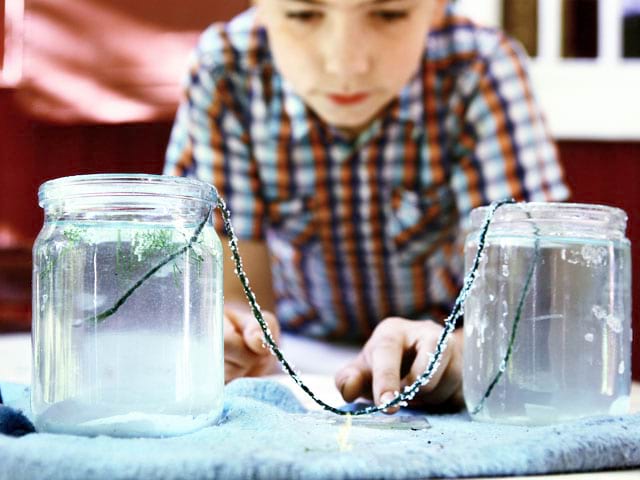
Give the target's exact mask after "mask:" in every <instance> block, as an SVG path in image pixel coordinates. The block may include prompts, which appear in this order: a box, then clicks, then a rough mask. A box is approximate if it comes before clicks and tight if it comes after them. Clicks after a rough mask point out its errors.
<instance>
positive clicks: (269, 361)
mask: <svg viewBox="0 0 640 480" xmlns="http://www.w3.org/2000/svg"><path fill="white" fill-rule="evenodd" d="M262 315H263V317H264V319H265V321H266V322H267V324H268V325H269V328H270V329H271V333H272V334H273V338H274V339H275V341H276V342H277V341H278V340H279V337H280V326H279V325H278V321H277V320H276V317H275V316H274V315H273V314H272V313H271V312H267V311H264V310H263V311H262ZM274 371H275V357H274V356H273V355H271V353H270V351H269V349H268V348H266V347H265V346H263V335H262V330H261V329H260V325H258V322H256V320H255V318H254V317H253V314H252V313H251V311H250V310H249V309H248V308H246V307H235V306H225V308H224V380H225V383H227V382H230V381H231V380H233V379H235V378H238V377H257V376H260V375H267V374H269V373H273V372H274Z"/></svg>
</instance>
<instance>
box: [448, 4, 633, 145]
mask: <svg viewBox="0 0 640 480" xmlns="http://www.w3.org/2000/svg"><path fill="white" fill-rule="evenodd" d="M457 4H458V10H459V11H460V12H461V13H463V14H466V15H468V16H470V17H471V18H473V19H474V20H476V21H479V22H480V23H483V24H487V25H493V26H499V25H500V23H501V18H502V8H501V5H502V3H501V1H500V0H486V1H483V2H478V1H477V0H458V1H457ZM622 7H623V0H599V1H598V19H599V21H598V56H597V57H596V58H594V59H589V58H580V59H574V58H562V56H561V45H562V0H538V9H539V13H538V25H537V26H535V28H537V29H538V56H537V57H535V58H533V59H531V61H530V66H529V67H530V68H529V72H530V75H531V78H532V82H533V86H534V90H535V92H536V97H537V98H538V101H539V103H540V105H541V107H542V109H543V110H544V112H545V116H546V118H547V123H548V125H549V129H550V131H551V134H552V135H553V136H554V137H555V138H558V139H575V140H582V139H597V140H640V121H638V117H639V116H640V59H634V58H623V57H622V53H623V52H622V34H623V33H622V22H623V16H622V12H623V8H622Z"/></svg>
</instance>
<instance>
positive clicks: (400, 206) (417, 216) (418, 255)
mask: <svg viewBox="0 0 640 480" xmlns="http://www.w3.org/2000/svg"><path fill="white" fill-rule="evenodd" d="M389 214H390V217H389V218H390V220H389V223H388V225H389V226H388V232H389V233H388V234H389V236H390V237H391V244H392V246H393V248H394V252H395V255H396V258H398V261H399V262H400V263H401V264H404V265H410V264H414V263H418V262H424V261H426V259H427V258H428V257H429V256H430V255H431V254H432V253H433V252H435V251H436V250H437V249H438V248H439V247H441V246H442V245H443V244H445V243H447V242H453V241H455V235H456V229H457V225H458V214H457V210H456V208H455V202H454V200H453V195H452V193H451V191H450V189H449V188H447V187H446V186H441V187H437V188H431V189H423V190H408V189H405V188H403V187H398V188H396V189H394V190H393V191H392V193H391V202H390V212H389Z"/></svg>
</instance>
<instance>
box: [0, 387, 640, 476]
mask: <svg viewBox="0 0 640 480" xmlns="http://www.w3.org/2000/svg"><path fill="white" fill-rule="evenodd" d="M2 388H3V393H4V394H5V402H6V403H7V404H8V405H9V406H15V407H18V408H23V409H24V410H25V413H27V414H28V413H29V412H28V410H27V407H25V400H26V399H25V395H26V394H27V393H28V391H27V390H26V389H25V388H24V386H22V387H16V386H15V385H14V386H11V387H10V388H9V389H5V386H2ZM224 394H225V407H224V411H223V415H222V419H221V422H220V423H219V424H218V425H215V426H211V427H207V428H203V429H201V430H199V431H197V432H194V433H191V434H188V435H183V436H179V437H169V438H160V439H157V438H130V439H126V438H111V437H106V436H98V437H80V436H73V435H54V434H47V433H36V434H32V435H25V436H23V437H19V438H16V437H9V436H6V435H0V458H1V459H2V460H1V461H0V479H2V480H4V479H26V478H39V479H69V480H74V479H86V478H92V479H103V478H104V479H116V480H117V479H131V478H144V479H152V480H153V479H179V478H189V479H213V478H225V479H244V478H254V479H277V478H308V479H341V478H389V479H398V478H423V477H465V476H485V475H486V476H501V475H524V474H529V475H531V474H542V473H550V472H577V471H593V470H602V469H613V468H629V467H640V415H627V416H616V417H609V416H607V417H591V418H587V419H582V420H579V421H574V422H567V423H563V424H557V425H550V426H543V427H521V426H513V425H499V424H491V423H479V422H473V421H471V420H470V418H469V416H468V415H467V414H466V413H460V414H453V415H431V416H429V417H428V420H429V423H430V425H431V427H430V428H417V429H414V428H413V427H412V428H392V427H393V425H394V424H393V423H391V424H390V423H388V420H386V419H388V418H389V417H388V416H385V417H383V418H381V419H380V421H379V422H377V421H372V420H373V419H369V421H366V422H362V423H361V422H360V421H359V420H358V419H356V418H353V419H348V418H345V417H339V416H336V415H333V414H328V413H319V412H308V411H305V409H304V408H303V407H302V406H301V405H300V403H299V402H298V401H297V400H296V398H295V397H294V395H293V394H292V393H291V392H290V391H289V390H288V389H287V388H286V387H284V386H283V385H281V384H279V383H277V382H274V381H269V380H260V379H240V380H236V381H234V382H232V383H230V384H229V385H228V386H227V387H226V388H225V392H224ZM350 423H351V425H349V424H350Z"/></svg>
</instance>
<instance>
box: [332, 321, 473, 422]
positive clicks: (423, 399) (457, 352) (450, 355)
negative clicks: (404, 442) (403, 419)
mask: <svg viewBox="0 0 640 480" xmlns="http://www.w3.org/2000/svg"><path fill="white" fill-rule="evenodd" d="M442 329H443V327H442V326H441V325H440V324H438V323H436V322H433V321H431V320H425V321H412V320H405V319H402V318H388V319H386V320H384V321H383V322H381V323H380V324H379V325H378V326H377V327H376V329H375V330H374V332H373V334H372V335H371V337H370V338H369V340H368V341H367V343H366V344H365V346H364V348H363V349H362V351H361V352H360V354H359V355H358V357H357V358H356V359H355V360H354V361H353V362H351V363H350V364H349V365H347V366H346V367H345V368H343V369H342V370H340V371H339V372H338V373H337V374H336V377H335V382H336V387H338V390H340V392H341V393H342V396H343V397H344V399H345V400H346V401H348V402H352V401H354V400H356V399H357V398H358V397H366V398H369V399H373V401H374V403H375V404H376V405H379V404H381V403H384V402H386V401H389V400H391V399H392V398H393V397H395V392H398V391H400V390H401V389H402V388H403V387H404V386H406V385H410V384H411V383H413V381H414V380H415V379H416V378H417V377H418V376H420V375H421V374H422V373H423V372H424V370H425V368H426V366H427V364H428V363H429V361H430V360H431V356H432V354H433V352H434V350H435V345H436V343H437V340H438V337H439V336H440V333H441V331H442ZM462 340H463V338H462V329H458V330H456V331H455V332H454V333H453V335H452V337H451V338H450V339H449V343H448V346H447V349H446V350H445V352H444V354H443V356H442V358H441V363H440V366H439V368H438V369H437V371H436V373H435V374H434V375H433V377H432V378H431V380H430V382H429V383H428V384H427V385H425V386H424V387H422V389H421V390H420V391H419V393H418V395H416V397H415V398H414V399H413V401H412V402H411V405H412V406H442V407H445V408H447V409H450V410H451V409H458V408H460V407H462V405H463V397H462ZM396 411H398V407H394V408H393V409H389V411H388V413H395V412H396Z"/></svg>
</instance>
